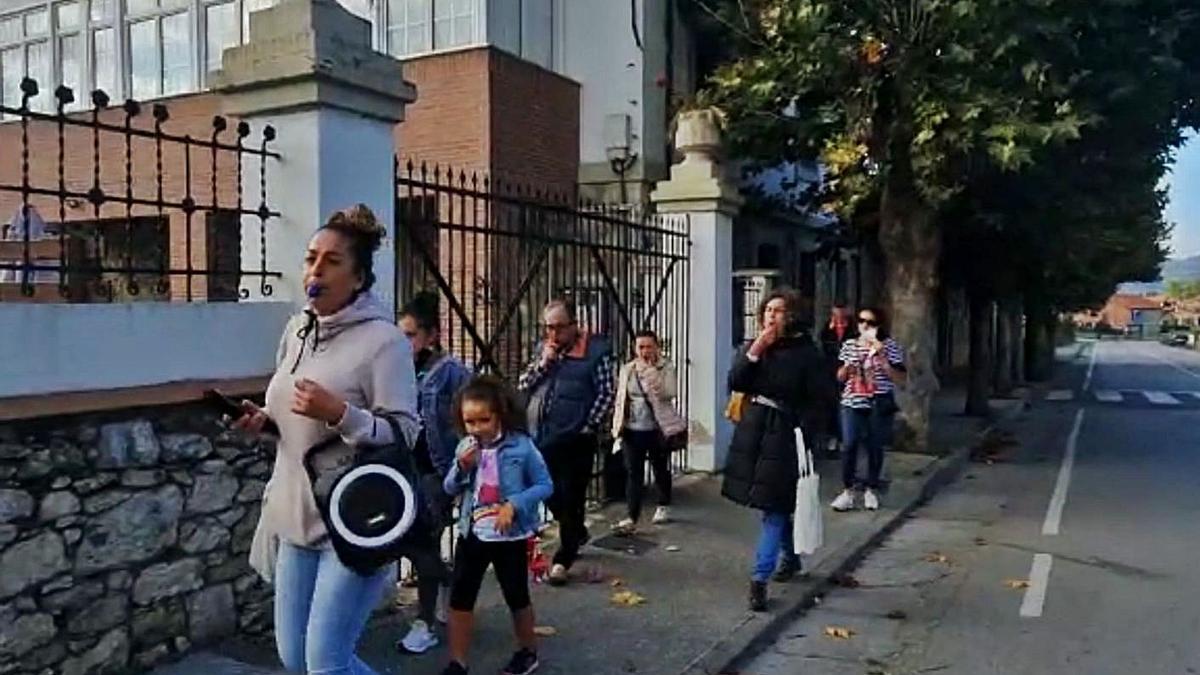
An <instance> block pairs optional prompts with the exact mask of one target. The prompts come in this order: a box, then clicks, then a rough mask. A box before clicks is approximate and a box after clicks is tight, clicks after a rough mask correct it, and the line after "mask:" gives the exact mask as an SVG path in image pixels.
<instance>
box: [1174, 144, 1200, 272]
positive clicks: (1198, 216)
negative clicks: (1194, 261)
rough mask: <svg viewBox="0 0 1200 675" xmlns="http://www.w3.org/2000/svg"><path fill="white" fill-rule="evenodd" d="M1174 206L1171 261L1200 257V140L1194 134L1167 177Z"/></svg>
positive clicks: (1176, 158)
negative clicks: (1194, 256) (1199, 255)
mask: <svg viewBox="0 0 1200 675" xmlns="http://www.w3.org/2000/svg"><path fill="white" fill-rule="evenodd" d="M1167 184H1168V186H1169V194H1170V198H1171V203H1170V204H1168V205H1167V222H1169V223H1175V231H1174V232H1172V233H1171V257H1173V258H1186V257H1188V256H1193V255H1198V254H1200V137H1198V136H1197V135H1196V134H1192V135H1191V136H1190V137H1189V139H1188V143H1187V144H1186V145H1184V146H1183V147H1182V148H1180V149H1179V151H1178V152H1177V153H1176V154H1175V163H1174V165H1172V167H1171V173H1170V175H1168V176H1167Z"/></svg>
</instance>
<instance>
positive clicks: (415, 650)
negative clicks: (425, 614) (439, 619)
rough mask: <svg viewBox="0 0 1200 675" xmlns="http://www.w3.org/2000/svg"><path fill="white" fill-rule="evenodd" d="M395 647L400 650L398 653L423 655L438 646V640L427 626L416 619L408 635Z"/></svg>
mask: <svg viewBox="0 0 1200 675" xmlns="http://www.w3.org/2000/svg"><path fill="white" fill-rule="evenodd" d="M396 646H397V647H399V648H400V651H404V652H408V653H409V654H424V653H425V652H427V651H429V650H430V649H433V648H434V647H436V646H438V639H437V636H436V635H434V634H433V631H431V630H429V624H427V623H425V622H424V621H422V620H420V619H417V620H416V621H413V622H412V626H411V627H409V629H408V635H405V636H404V639H403V640H401V641H400V642H399V644H397V645H396Z"/></svg>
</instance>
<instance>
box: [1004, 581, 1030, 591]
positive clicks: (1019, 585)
mask: <svg viewBox="0 0 1200 675" xmlns="http://www.w3.org/2000/svg"><path fill="white" fill-rule="evenodd" d="M1004 585H1005V586H1008V587H1009V588H1013V589H1017V588H1029V580H1028V579H1006V580H1005V581H1004Z"/></svg>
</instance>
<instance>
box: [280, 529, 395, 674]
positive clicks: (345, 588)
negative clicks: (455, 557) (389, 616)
mask: <svg viewBox="0 0 1200 675" xmlns="http://www.w3.org/2000/svg"><path fill="white" fill-rule="evenodd" d="M391 568H392V566H391V565H386V566H384V567H382V568H380V569H379V570H378V571H377V572H375V574H373V575H371V576H369V577H364V576H360V575H358V574H356V573H355V572H354V571H352V570H351V569H350V568H348V567H346V566H345V565H343V564H342V562H341V561H340V560H338V557H337V554H336V553H335V552H334V551H333V549H332V548H325V549H314V548H302V547H299V546H294V545H292V544H288V543H286V542H280V544H279V559H278V561H277V562H276V564H275V646H276V648H277V649H278V650H279V660H280V661H282V662H283V667H284V668H286V669H287V670H288V671H290V672H293V673H312V674H314V675H315V674H317V673H319V674H321V675H375V671H374V670H373V669H372V668H371V667H370V666H368V665H367V664H366V663H364V662H363V661H362V660H361V659H359V658H358V657H357V656H355V655H354V648H355V646H356V645H357V643H358V637H359V634H360V633H362V630H363V627H364V626H366V623H367V619H368V618H370V616H371V612H372V611H373V610H374V609H375V607H376V606H377V605H378V604H379V599H380V598H381V597H382V594H383V590H384V587H385V585H386V584H387V582H388V580H389V579H390V578H391V572H392V570H391Z"/></svg>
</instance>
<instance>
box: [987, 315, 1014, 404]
mask: <svg viewBox="0 0 1200 675" xmlns="http://www.w3.org/2000/svg"><path fill="white" fill-rule="evenodd" d="M1012 313H1013V300H1012V298H1011V297H1005V298H1003V299H1001V300H1000V305H999V312H998V313H997V314H998V316H997V321H996V361H995V369H994V374H993V379H992V386H993V387H994V389H995V392H996V395H997V396H1011V395H1012V390H1013V359H1014V357H1015V356H1016V353H1015V352H1016V350H1015V349H1013V322H1012Z"/></svg>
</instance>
